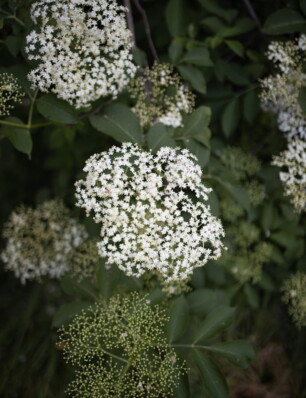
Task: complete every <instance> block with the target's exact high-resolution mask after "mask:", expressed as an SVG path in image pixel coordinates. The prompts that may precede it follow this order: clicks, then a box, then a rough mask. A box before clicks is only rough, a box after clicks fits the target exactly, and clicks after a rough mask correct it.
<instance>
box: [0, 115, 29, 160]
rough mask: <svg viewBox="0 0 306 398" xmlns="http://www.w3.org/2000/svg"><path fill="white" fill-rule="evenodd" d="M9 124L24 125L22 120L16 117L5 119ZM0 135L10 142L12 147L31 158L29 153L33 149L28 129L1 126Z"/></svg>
mask: <svg viewBox="0 0 306 398" xmlns="http://www.w3.org/2000/svg"><path fill="white" fill-rule="evenodd" d="M5 120H6V121H7V122H10V123H18V124H24V123H23V121H22V120H20V119H18V118H16V117H8V118H7V119H5ZM1 133H2V134H3V135H4V136H5V137H6V138H7V139H8V140H10V141H11V143H12V144H13V145H14V147H15V148H16V149H17V150H18V151H20V152H22V153H25V154H26V155H28V156H29V158H31V152H32V148H33V142H32V137H31V134H30V131H29V130H28V129H24V128H20V127H14V126H3V127H2V129H1Z"/></svg>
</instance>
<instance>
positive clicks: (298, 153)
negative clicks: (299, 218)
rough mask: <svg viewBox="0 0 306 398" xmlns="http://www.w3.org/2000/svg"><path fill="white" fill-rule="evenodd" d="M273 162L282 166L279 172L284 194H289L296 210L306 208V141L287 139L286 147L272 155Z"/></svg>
mask: <svg viewBox="0 0 306 398" xmlns="http://www.w3.org/2000/svg"><path fill="white" fill-rule="evenodd" d="M273 164H274V165H275V166H278V167H284V168H285V170H286V171H281V172H280V173H279V176H280V179H281V181H282V183H283V185H284V187H285V192H286V195H288V196H291V198H292V203H293V205H294V207H295V208H296V210H297V211H299V212H301V211H303V210H304V211H305V208H306V141H303V140H300V139H294V140H292V141H289V143H288V148H287V150H286V151H284V152H282V153H281V154H280V155H279V156H276V157H274V160H273Z"/></svg>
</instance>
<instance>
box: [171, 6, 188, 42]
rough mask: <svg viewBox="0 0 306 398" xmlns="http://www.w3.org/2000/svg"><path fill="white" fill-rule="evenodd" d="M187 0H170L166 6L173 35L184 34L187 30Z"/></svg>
mask: <svg viewBox="0 0 306 398" xmlns="http://www.w3.org/2000/svg"><path fill="white" fill-rule="evenodd" d="M186 11H187V7H186V3H185V0H170V1H169V2H168V4H167V7H166V22H167V27H168V29H169V32H170V34H171V36H172V37H178V36H183V35H184V33H185V30H186V26H187V22H186Z"/></svg>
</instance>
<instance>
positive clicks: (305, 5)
mask: <svg viewBox="0 0 306 398" xmlns="http://www.w3.org/2000/svg"><path fill="white" fill-rule="evenodd" d="M300 8H301V10H302V12H303V14H304V15H306V0H300Z"/></svg>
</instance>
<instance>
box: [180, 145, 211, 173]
mask: <svg viewBox="0 0 306 398" xmlns="http://www.w3.org/2000/svg"><path fill="white" fill-rule="evenodd" d="M184 144H185V146H186V148H187V149H189V151H190V152H191V153H193V154H194V155H195V156H196V157H197V159H198V163H199V165H200V166H201V167H202V168H203V167H205V166H206V165H207V163H208V161H209V157H210V150H209V149H207V148H205V147H204V146H203V145H202V144H200V143H198V142H197V141H195V140H194V139H192V138H191V139H188V140H187V141H185V142H184Z"/></svg>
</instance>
